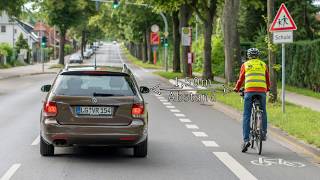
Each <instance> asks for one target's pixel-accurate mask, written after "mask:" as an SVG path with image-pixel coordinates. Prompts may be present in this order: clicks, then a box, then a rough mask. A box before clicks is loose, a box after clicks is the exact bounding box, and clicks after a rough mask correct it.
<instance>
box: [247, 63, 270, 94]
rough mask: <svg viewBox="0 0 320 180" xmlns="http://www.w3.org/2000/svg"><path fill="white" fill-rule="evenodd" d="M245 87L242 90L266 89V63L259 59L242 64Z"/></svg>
mask: <svg viewBox="0 0 320 180" xmlns="http://www.w3.org/2000/svg"><path fill="white" fill-rule="evenodd" d="M244 67H245V85H244V88H245V89H247V88H252V87H258V88H267V83H266V69H267V66H266V63H264V62H263V61H261V60H259V59H251V60H249V61H247V62H245V63H244Z"/></svg>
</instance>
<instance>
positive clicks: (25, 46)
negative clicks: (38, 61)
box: [15, 33, 29, 53]
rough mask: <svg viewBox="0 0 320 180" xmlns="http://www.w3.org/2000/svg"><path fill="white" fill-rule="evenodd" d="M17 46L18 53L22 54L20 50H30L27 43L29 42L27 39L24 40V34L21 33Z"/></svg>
mask: <svg viewBox="0 0 320 180" xmlns="http://www.w3.org/2000/svg"><path fill="white" fill-rule="evenodd" d="M15 46H16V49H17V52H18V53H19V52H20V49H27V50H29V45H28V42H27V40H25V39H24V38H23V35H22V33H20V35H19V36H18V40H17V42H16V44H15Z"/></svg>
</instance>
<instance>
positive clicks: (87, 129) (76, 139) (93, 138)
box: [41, 121, 148, 146]
mask: <svg viewBox="0 0 320 180" xmlns="http://www.w3.org/2000/svg"><path fill="white" fill-rule="evenodd" d="M52 122H54V121H52ZM147 132H148V129H147V125H140V126H139V125H128V126H83V125H81V126H80V125H61V124H58V123H51V124H45V123H41V136H42V138H43V139H44V140H45V141H46V142H47V143H49V144H53V145H55V146H73V145H80V146H82V145H83V146H95V145H96V146H101V145H103V146H135V145H137V144H139V143H141V142H142V141H144V140H145V139H146V137H147Z"/></svg>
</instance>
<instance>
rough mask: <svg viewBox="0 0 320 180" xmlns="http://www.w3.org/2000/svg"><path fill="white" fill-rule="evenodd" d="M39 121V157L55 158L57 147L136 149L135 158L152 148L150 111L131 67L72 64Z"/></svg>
mask: <svg viewBox="0 0 320 180" xmlns="http://www.w3.org/2000/svg"><path fill="white" fill-rule="evenodd" d="M41 90H42V92H48V94H47V97H46V99H45V102H44V106H43V108H42V111H41V118H40V129H41V130H40V153H41V155H43V156H53V155H54V149H55V147H70V146H77V145H78V146H120V147H128V148H130V147H133V150H134V151H133V152H134V156H136V157H145V156H147V150H148V111H147V108H146V103H145V101H144V99H143V97H142V94H143V93H148V92H149V89H148V88H147V87H144V86H140V87H139V86H138V84H137V82H136V80H135V77H134V75H133V73H132V72H131V70H130V69H128V68H127V66H126V65H124V67H123V68H121V67H108V66H98V67H96V68H95V67H89V66H82V65H78V66H74V67H72V66H68V67H67V68H66V69H64V70H62V71H61V72H60V73H58V75H57V77H56V79H55V80H54V83H53V84H52V85H44V86H42V88H41Z"/></svg>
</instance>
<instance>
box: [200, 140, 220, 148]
mask: <svg viewBox="0 0 320 180" xmlns="http://www.w3.org/2000/svg"><path fill="white" fill-rule="evenodd" d="M202 143H203V144H204V146H206V147H219V145H218V144H217V143H216V142H214V141H202Z"/></svg>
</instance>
